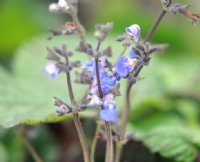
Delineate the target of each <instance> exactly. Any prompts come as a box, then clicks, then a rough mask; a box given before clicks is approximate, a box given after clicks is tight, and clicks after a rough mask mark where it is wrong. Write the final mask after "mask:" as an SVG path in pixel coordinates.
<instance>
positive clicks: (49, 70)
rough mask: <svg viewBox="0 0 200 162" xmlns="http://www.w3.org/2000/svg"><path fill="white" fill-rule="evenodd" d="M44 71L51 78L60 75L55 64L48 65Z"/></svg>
mask: <svg viewBox="0 0 200 162" xmlns="http://www.w3.org/2000/svg"><path fill="white" fill-rule="evenodd" d="M44 71H45V72H46V73H48V74H49V76H50V77H51V78H55V77H56V76H57V75H58V73H59V69H58V67H57V66H56V65H55V64H53V63H48V64H47V65H46V66H45V67H44Z"/></svg>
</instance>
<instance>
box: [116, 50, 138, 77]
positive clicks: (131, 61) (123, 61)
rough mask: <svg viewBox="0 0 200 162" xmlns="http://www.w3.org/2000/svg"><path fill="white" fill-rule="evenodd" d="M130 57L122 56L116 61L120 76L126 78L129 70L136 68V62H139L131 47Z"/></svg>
mask: <svg viewBox="0 0 200 162" xmlns="http://www.w3.org/2000/svg"><path fill="white" fill-rule="evenodd" d="M129 57H130V58H129ZM129 57H127V56H120V57H119V58H118V60H117V62H116V71H117V73H118V75H119V76H121V77H124V78H126V77H128V75H129V72H131V71H132V70H133V69H134V67H135V64H136V63H137V59H136V58H137V55H136V54H135V53H134V51H133V49H132V48H131V49H130V52H129Z"/></svg>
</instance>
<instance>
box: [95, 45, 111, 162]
mask: <svg viewBox="0 0 200 162" xmlns="http://www.w3.org/2000/svg"><path fill="white" fill-rule="evenodd" d="M100 44H101V42H100V41H99V42H98V44H97V48H96V50H97V51H98V50H99V48H100ZM95 70H96V78H97V86H98V92H99V97H100V98H101V99H103V92H102V88H101V81H100V74H99V59H98V58H95ZM101 108H102V109H103V107H102V106H101ZM105 130H106V137H107V138H106V140H107V141H106V155H105V162H113V140H112V131H111V126H110V123H109V122H107V121H105Z"/></svg>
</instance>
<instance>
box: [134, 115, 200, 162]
mask: <svg viewBox="0 0 200 162" xmlns="http://www.w3.org/2000/svg"><path fill="white" fill-rule="evenodd" d="M132 126H133V128H132V131H133V133H134V137H135V138H136V139H137V140H140V141H142V142H143V143H144V144H145V145H146V146H147V147H148V148H149V149H150V150H151V151H152V152H154V153H155V152H157V153H160V154H161V155H162V156H163V157H166V158H171V159H174V160H175V161H177V162H194V160H195V158H196V156H197V152H198V147H197V145H196V144H197V143H196V142H195V138H196V137H197V136H199V137H200V135H197V132H199V130H198V129H192V128H190V127H189V126H185V125H183V122H182V121H181V118H180V117H178V116H176V115H175V114H174V115H173V114H172V113H171V112H170V111H166V112H165V113H164V112H163V113H159V112H155V113H154V114H151V115H149V117H148V118H145V119H144V120H142V121H134V123H132Z"/></svg>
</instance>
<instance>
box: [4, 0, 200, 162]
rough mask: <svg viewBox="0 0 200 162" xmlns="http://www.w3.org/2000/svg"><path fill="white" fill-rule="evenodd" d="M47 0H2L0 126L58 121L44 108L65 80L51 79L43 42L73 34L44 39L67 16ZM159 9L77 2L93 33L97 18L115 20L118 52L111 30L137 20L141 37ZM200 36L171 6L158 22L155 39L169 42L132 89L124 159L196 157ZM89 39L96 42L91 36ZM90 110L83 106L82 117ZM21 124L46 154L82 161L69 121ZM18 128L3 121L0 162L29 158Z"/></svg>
mask: <svg viewBox="0 0 200 162" xmlns="http://www.w3.org/2000/svg"><path fill="white" fill-rule="evenodd" d="M51 2H54V1H51V0H15V1H14V0H1V1H0V63H1V65H2V66H3V68H2V66H1V68H0V126H1V127H12V126H15V125H17V124H20V123H28V124H33V123H34V124H37V123H41V122H42V123H48V121H50V122H52V121H54V122H55V121H59V120H62V119H60V118H59V119H57V118H56V117H55V114H54V116H53V117H52V116H50V115H49V114H52V113H53V112H54V111H55V108H54V107H53V106H51V105H52V103H51V98H52V96H54V94H55V95H58V96H62V97H63V98H65V93H66V92H65V91H63V87H64V86H65V84H64V83H63V84H61V81H62V82H63V80H62V79H63V78H61V80H60V81H49V79H48V78H47V77H45V76H44V73H42V72H41V71H42V66H44V64H45V56H46V52H45V48H46V46H47V45H48V46H52V45H62V43H64V42H65V41H66V42H67V43H68V44H69V46H70V47H71V46H72V47H73V48H74V47H75V45H76V43H77V41H76V40H77V39H76V38H61V39H57V38H56V39H55V40H53V41H47V37H48V31H47V30H48V29H49V28H53V29H54V28H56V27H57V26H58V25H60V24H62V23H63V22H65V21H67V20H69V17H68V16H65V15H62V14H58V15H55V14H52V13H50V12H49V11H48V4H50V3H51ZM174 2H179V3H180V2H181V3H189V4H191V6H192V7H191V9H192V10H194V11H196V12H200V3H199V0H190V1H188V0H180V1H174ZM160 10H161V4H160V1H159V0H117V1H116V0H115V1H114V0H80V3H79V16H80V21H81V23H83V24H84V26H85V27H86V29H87V30H88V32H89V33H93V32H94V26H95V24H96V23H106V22H108V21H113V22H114V28H113V31H112V34H111V36H110V37H109V38H108V39H107V43H109V44H111V45H112V46H113V48H114V49H113V50H114V53H116V55H117V54H118V52H119V51H120V49H121V45H120V44H119V43H117V42H115V38H116V36H117V35H119V34H122V33H123V32H124V29H125V27H127V26H129V25H131V24H134V23H137V24H139V25H140V26H141V34H142V37H145V35H146V34H147V32H148V31H149V29H150V27H151V26H152V24H153V22H154V20H155V18H156V17H157V15H158V14H159V12H160ZM199 36H200V22H199V21H198V22H197V24H196V26H194V25H192V23H191V21H190V20H188V19H187V18H186V17H184V16H183V15H180V14H177V15H173V14H171V13H169V14H168V15H167V16H166V18H165V19H164V20H163V21H162V23H161V25H160V26H159V28H158V30H157V32H156V33H155V35H154V36H153V39H152V42H153V43H168V44H169V45H170V46H169V48H168V49H167V50H166V52H165V53H164V55H155V59H153V61H152V63H151V65H150V66H149V67H147V68H145V69H144V71H143V73H142V76H145V79H144V81H141V82H139V83H138V84H137V85H136V88H135V89H134V92H133V95H134V96H135V99H134V107H133V110H132V112H131V115H130V119H131V120H130V123H129V124H130V128H129V131H130V132H131V133H134V139H132V140H131V141H129V143H128V144H127V146H126V147H125V151H124V154H123V155H124V156H123V158H122V160H123V161H125V160H126V161H131V162H132V161H134V162H160V161H162V162H165V161H166V162H173V161H179V162H195V161H196V162H199V161H200V160H199V159H198V158H199V148H200V125H199V121H200V111H199V108H200V73H199V71H200V63H199V62H200V47H199V42H200V41H199ZM88 39H89V40H90V41H94V39H92V38H91V36H89V38H88ZM54 85H55V87H54ZM48 86H49V87H48ZM123 86H124V85H122V87H123ZM77 89H78V88H77ZM77 89H76V90H77ZM76 90H75V91H76ZM61 91H62V92H61ZM59 92H61V94H59ZM45 100H46V101H45ZM122 101H123V99H122V98H121V99H119V103H122ZM47 105H48V106H47ZM48 107H53V108H52V109H47V108H48ZM43 108H44V109H43ZM38 109H39V111H38ZM37 111H38V112H37ZM119 111H120V110H119ZM21 114H22V115H21ZM91 116H92V115H91V114H89V113H87V112H86V117H91ZM29 117H30V118H29ZM66 118H67V119H68V117H66ZM83 125H84V128H85V130H86V132H87V136H88V139H89V141H91V138H92V136H93V134H94V131H93V130H94V128H95V121H94V116H92V119H91V118H90V119H86V120H84V119H83ZM22 127H23V130H25V132H26V136H27V138H28V139H29V140H30V141H31V143H33V145H34V147H35V148H36V150H37V151H38V152H39V154H40V155H41V157H42V158H43V159H44V161H48V162H49V161H50V162H51V161H52V162H54V161H56V162H62V161H70V162H72V161H74V162H79V161H81V153H80V147H79V143H78V141H77V140H78V139H77V137H76V132H75V130H74V127H73V123H72V122H71V120H67V121H65V122H62V123H58V124H41V125H39V126H30V127H29V126H28V127H24V126H22ZM88 127H90V129H89V128H88ZM19 129H21V127H19V126H17V127H14V128H9V129H3V128H0V161H1V162H14V161H15V162H23V161H24V162H25V161H26V162H32V161H34V160H33V159H32V157H31V156H30V154H29V152H28V151H27V148H26V147H25V145H24V137H23V136H22V135H21V133H20V130H19ZM177 141H178V142H177ZM98 149H100V150H102V149H104V141H103V140H102V141H99V147H98ZM130 150H133V152H134V153H132V151H130ZM188 150H189V151H188ZM133 155H134V156H133ZM97 157H98V158H97V159H98V161H102V159H103V157H102V153H98V154H97Z"/></svg>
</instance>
